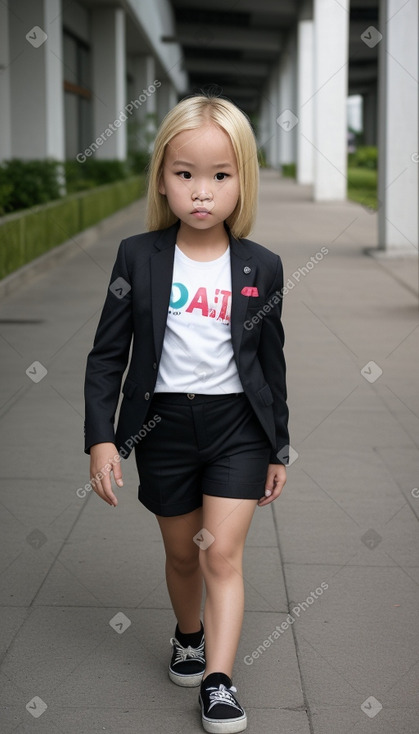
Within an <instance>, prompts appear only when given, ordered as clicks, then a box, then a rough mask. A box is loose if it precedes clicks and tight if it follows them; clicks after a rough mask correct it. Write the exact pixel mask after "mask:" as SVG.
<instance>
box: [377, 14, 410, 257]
mask: <svg viewBox="0 0 419 734" xmlns="http://www.w3.org/2000/svg"><path fill="white" fill-rule="evenodd" d="M379 30H380V31H381V33H383V39H382V41H381V42H380V47H379V49H378V50H379V79H380V89H379V98H380V102H379V187H378V199H379V201H380V204H381V205H380V206H379V209H378V238H379V248H380V249H385V250H387V251H393V252H394V251H399V252H404V251H406V252H411V253H414V252H415V251H416V250H417V248H418V199H419V191H418V175H419V142H418V57H417V49H418V4H417V2H410V3H406V4H405V5H403V6H402V7H400V3H399V2H396V0H381V3H380V27H379Z"/></svg>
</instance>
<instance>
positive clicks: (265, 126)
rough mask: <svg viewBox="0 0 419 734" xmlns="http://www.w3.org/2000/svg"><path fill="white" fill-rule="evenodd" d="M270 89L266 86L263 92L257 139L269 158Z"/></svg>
mask: <svg viewBox="0 0 419 734" xmlns="http://www.w3.org/2000/svg"><path fill="white" fill-rule="evenodd" d="M267 95H268V89H267V86H265V87H264V88H263V90H262V97H261V105H260V110H259V119H258V127H257V139H258V146H259V148H262V149H263V151H264V154H265V158H266V157H267V147H268V138H269V106H270V105H269V101H268V97H267Z"/></svg>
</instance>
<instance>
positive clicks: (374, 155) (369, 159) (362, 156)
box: [348, 145, 378, 171]
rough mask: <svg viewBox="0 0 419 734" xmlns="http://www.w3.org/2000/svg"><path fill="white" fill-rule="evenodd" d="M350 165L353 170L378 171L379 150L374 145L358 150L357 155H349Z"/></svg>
mask: <svg viewBox="0 0 419 734" xmlns="http://www.w3.org/2000/svg"><path fill="white" fill-rule="evenodd" d="M348 165H349V166H350V167H351V168H353V167H355V168H369V169H370V170H371V171H376V170H377V165H378V148H377V147H376V146H374V145H366V146H364V147H362V148H358V150H357V151H356V152H355V153H349V156H348Z"/></svg>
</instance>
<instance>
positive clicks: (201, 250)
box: [176, 222, 229, 262]
mask: <svg viewBox="0 0 419 734" xmlns="http://www.w3.org/2000/svg"><path fill="white" fill-rule="evenodd" d="M176 243H177V246H178V247H179V249H180V250H182V252H184V253H185V255H187V256H188V257H190V258H191V259H193V260H200V261H202V262H204V261H205V260H216V258H217V257H221V255H223V254H224V252H225V251H226V249H227V247H228V244H229V238H228V234H227V231H226V229H225V227H224V224H223V223H222V222H220V224H219V225H217V226H216V227H211V229H207V230H197V229H194V228H193V227H189V225H187V224H184V223H183V222H181V223H180V227H179V231H178V234H177V240H176Z"/></svg>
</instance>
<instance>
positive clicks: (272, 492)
mask: <svg viewBox="0 0 419 734" xmlns="http://www.w3.org/2000/svg"><path fill="white" fill-rule="evenodd" d="M286 481H287V472H286V469H285V466H284V465H283V464H269V466H268V473H267V476H266V483H265V496H264V497H261V498H260V500H259V502H258V505H259V507H265V505H269V503H270V502H273V501H274V500H276V498H277V497H279V495H280V494H281V492H282V490H283V487H284V484H285V482H286Z"/></svg>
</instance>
